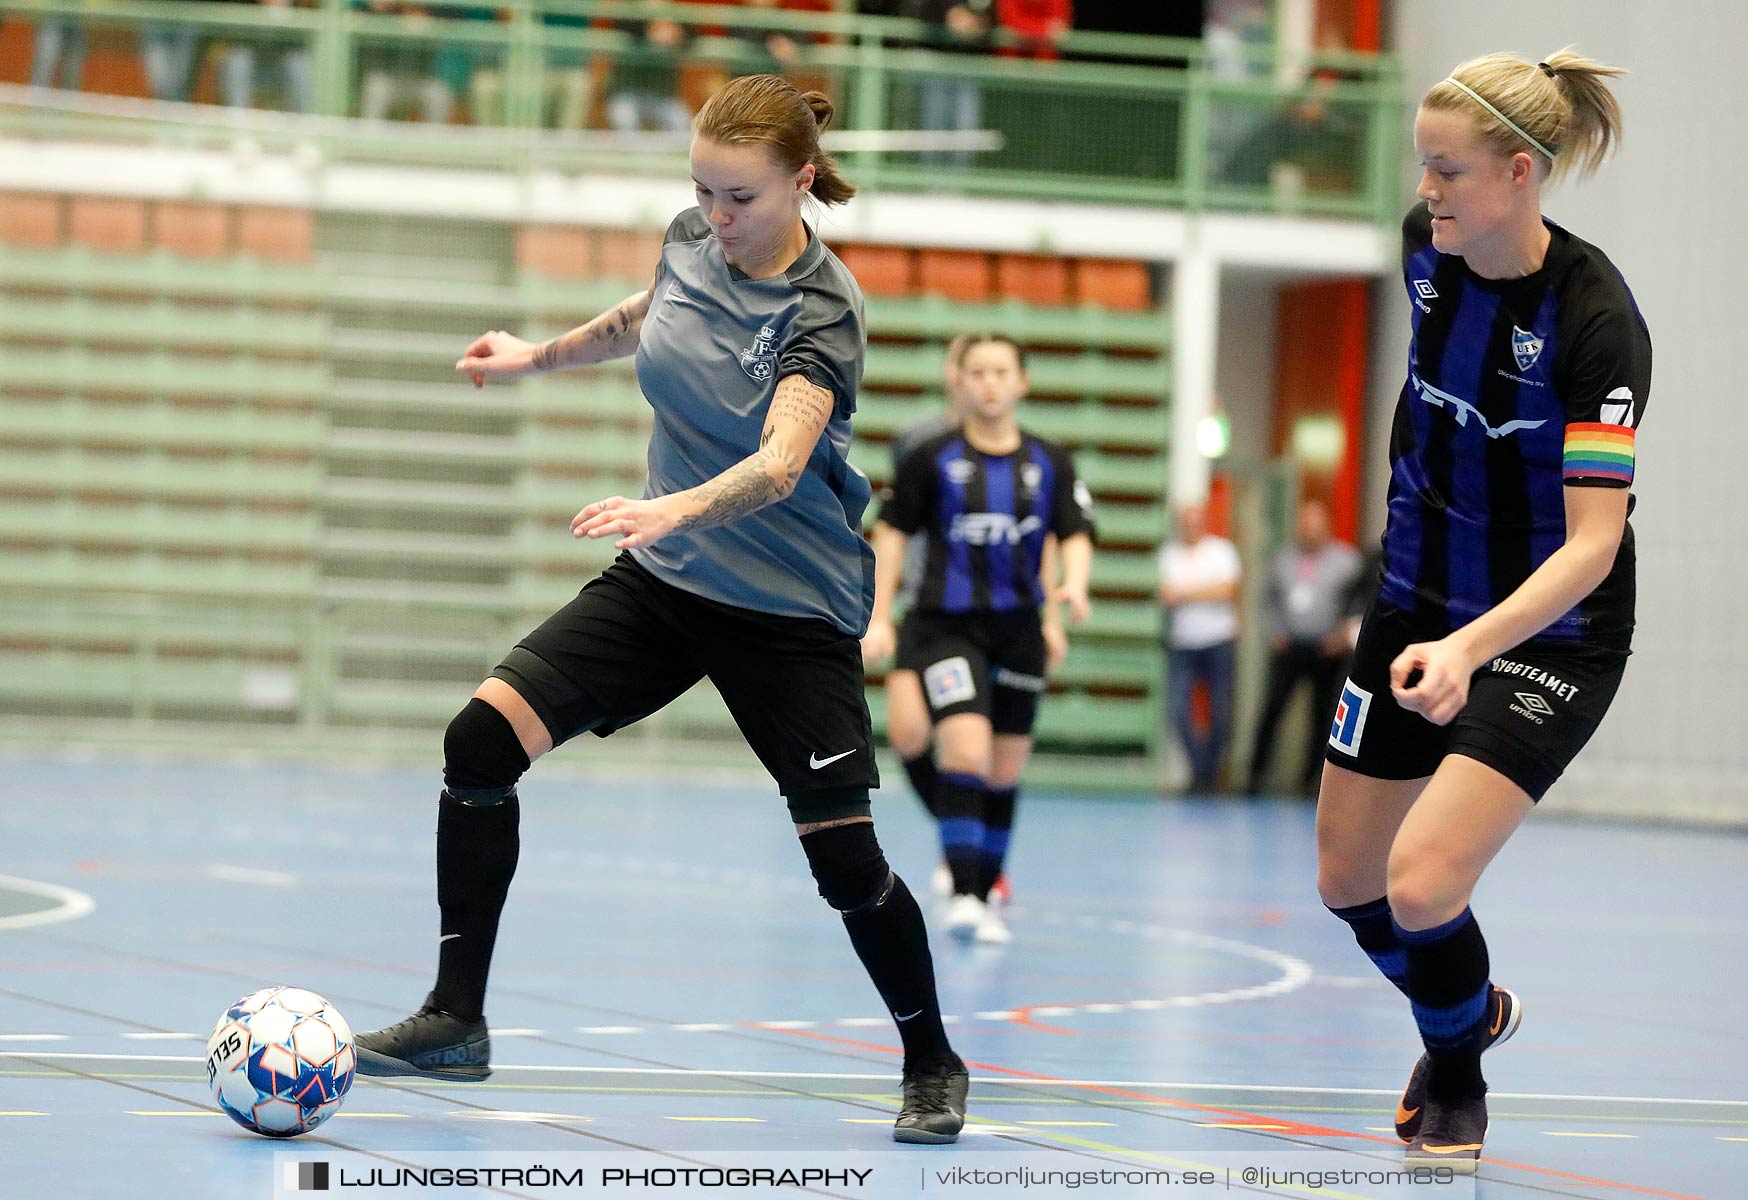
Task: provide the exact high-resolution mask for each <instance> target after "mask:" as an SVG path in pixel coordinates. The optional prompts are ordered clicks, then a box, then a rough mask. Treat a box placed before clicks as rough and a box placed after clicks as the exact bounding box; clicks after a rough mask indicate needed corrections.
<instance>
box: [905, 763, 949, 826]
mask: <svg viewBox="0 0 1748 1200" xmlns="http://www.w3.org/2000/svg"><path fill="white" fill-rule="evenodd" d="M904 773H905V775H907V776H909V778H910V786H911V790H912V791H914V792H915V793H916V798H917V799H918V800H920V801H921V802H922V806H923V808H924V809H925V810H927V812H928V814H929V816H931V817H939V816H940V815H941V813H940V807H941V805H940V801H939V800H937V799H936V798H935V789H936V788H937V787H938V786H939V785H940V781H941V772H940V770H939V769H938V768H936V766H935V748H934V747H933V746H929V747H927V748H926V749H924V750H923V752H922V753H921V754H919V755H917V756H916V757H915V758H907V759H905V760H904Z"/></svg>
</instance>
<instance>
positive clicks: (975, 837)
mask: <svg viewBox="0 0 1748 1200" xmlns="http://www.w3.org/2000/svg"><path fill="white" fill-rule="evenodd" d="M935 796H936V798H937V799H938V801H939V803H940V808H939V810H938V811H937V813H936V816H937V818H938V819H939V821H940V826H941V853H942V854H943V855H944V856H945V857H946V859H947V866H948V868H949V869H951V870H952V872H953V894H954V895H956V896H962V895H966V894H970V895H973V896H975V895H977V884H978V880H979V878H980V877H981V876H982V874H983V833H984V830H983V808H984V804H985V802H986V800H987V798H988V796H989V785H988V784H986V783H985V782H984V781H983V777H982V776H981V775H967V774H962V773H960V772H958V771H942V772H941V782H940V784H939V786H938V787H937V788H936V790H935ZM985 894H986V895H987V894H988V893H987V891H986V892H985Z"/></svg>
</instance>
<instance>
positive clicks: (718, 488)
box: [675, 439, 801, 530]
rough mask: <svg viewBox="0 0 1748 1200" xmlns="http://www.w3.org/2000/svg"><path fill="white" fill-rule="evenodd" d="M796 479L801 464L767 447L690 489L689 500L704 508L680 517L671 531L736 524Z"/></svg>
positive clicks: (778, 496) (772, 500)
mask: <svg viewBox="0 0 1748 1200" xmlns="http://www.w3.org/2000/svg"><path fill="white" fill-rule="evenodd" d="M766 440H769V439H766ZM773 467H775V468H776V474H775V475H773V473H772V470H771V468H773ZM800 477H801V463H799V462H797V461H796V459H795V457H794V456H793V455H791V454H785V453H781V452H779V451H776V450H773V449H771V448H770V447H769V446H767V447H765V448H763V449H761V450H760V451H759V452H758V453H756V454H753V455H751V456H749V457H747V458H743V459H742V460H741V461H740V462H738V463H736V464H735V465H734V466H732V467H730V468H729V469H728V470H726V471H724V472H723V473H722V474H720V475H718V476H717V477H716V478H715V479H712V480H709V481H707V482H705V483H702V484H699V485H698V486H697V487H696V488H694V489H692V496H693V498H694V499H695V500H697V501H698V502H699V503H700V504H702V505H703V506H704V507H703V508H702V509H701V510H699V511H698V512H696V513H693V514H691V515H689V516H685V517H681V518H680V522H679V524H678V525H676V526H675V528H676V529H682V530H695V529H710V528H713V527H714V526H717V525H726V524H728V523H729V522H730V521H737V520H739V519H740V518H741V517H744V516H746V515H747V514H748V513H754V512H758V511H759V509H761V508H765V507H767V506H769V505H772V504H775V503H777V501H779V500H781V499H783V497H785V496H787V495H788V494H789V493H790V492H793V491H794V490H795V484H796V481H797V480H798V479H800Z"/></svg>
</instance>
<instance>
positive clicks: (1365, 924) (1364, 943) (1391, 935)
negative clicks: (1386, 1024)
mask: <svg viewBox="0 0 1748 1200" xmlns="http://www.w3.org/2000/svg"><path fill="white" fill-rule="evenodd" d="M1329 911H1330V912H1332V913H1334V914H1335V915H1336V916H1338V917H1340V918H1341V919H1342V920H1344V921H1346V922H1347V925H1348V928H1349V929H1352V930H1353V938H1354V941H1356V942H1358V943H1359V944H1360V949H1361V950H1364V951H1365V952H1366V957H1367V958H1369V959H1371V960H1372V965H1373V966H1374V967H1377V968H1378V970H1379V971H1380V972H1382V973H1383V976H1384V978H1385V979H1388V980H1389V981H1390V982H1391V983H1393V984H1395V985H1396V986H1397V987H1398V988H1401V989H1402V990H1403V993H1404V994H1406V993H1407V983H1408V956H1407V953H1406V951H1404V950H1403V948H1402V939H1401V938H1399V937H1397V936H1396V923H1395V922H1394V921H1392V920H1391V919H1390V901H1389V900H1387V899H1378V900H1374V901H1372V902H1371V903H1370V904H1356V905H1354V906H1353V907H1351V908H1332V909H1330V910H1329Z"/></svg>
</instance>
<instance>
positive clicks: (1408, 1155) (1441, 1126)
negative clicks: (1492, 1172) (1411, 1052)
mask: <svg viewBox="0 0 1748 1200" xmlns="http://www.w3.org/2000/svg"><path fill="white" fill-rule="evenodd" d="M1425 1110H1426V1115H1425V1116H1424V1118H1423V1119H1422V1120H1421V1122H1420V1132H1419V1133H1417V1134H1415V1136H1414V1140H1413V1141H1411V1142H1409V1143H1408V1149H1407V1150H1406V1151H1405V1152H1404V1153H1403V1155H1402V1165H1403V1166H1405V1167H1407V1168H1409V1169H1410V1170H1418V1169H1422V1168H1426V1167H1431V1168H1433V1169H1435V1170H1437V1169H1439V1168H1443V1169H1444V1170H1447V1171H1450V1172H1451V1173H1452V1174H1454V1175H1473V1174H1474V1173H1475V1168H1476V1167H1478V1166H1480V1165H1481V1143H1482V1142H1483V1141H1485V1140H1486V1138H1487V1097H1486V1096H1484V1095H1482V1096H1465V1097H1463V1098H1462V1099H1460V1100H1439V1099H1436V1098H1435V1097H1432V1096H1428V1097H1426V1103H1425Z"/></svg>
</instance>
